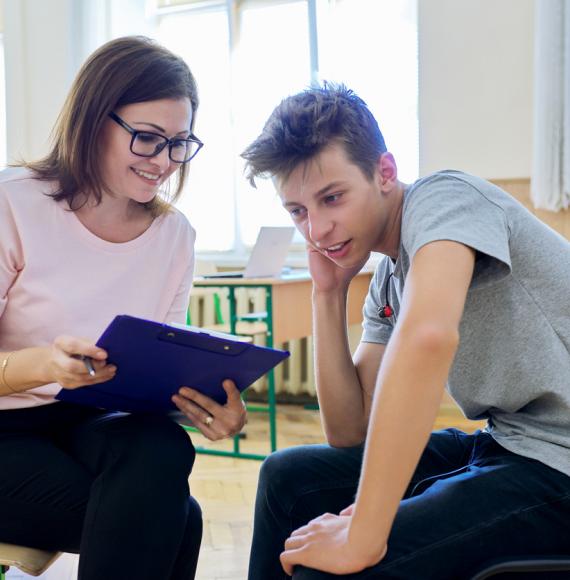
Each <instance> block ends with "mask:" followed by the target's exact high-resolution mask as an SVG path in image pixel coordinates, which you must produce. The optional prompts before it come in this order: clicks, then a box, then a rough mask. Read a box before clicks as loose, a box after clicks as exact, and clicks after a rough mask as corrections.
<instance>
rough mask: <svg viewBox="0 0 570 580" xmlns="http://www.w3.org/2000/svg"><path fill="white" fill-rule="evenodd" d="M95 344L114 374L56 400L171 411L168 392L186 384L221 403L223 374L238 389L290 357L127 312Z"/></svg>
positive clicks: (117, 408)
mask: <svg viewBox="0 0 570 580" xmlns="http://www.w3.org/2000/svg"><path fill="white" fill-rule="evenodd" d="M97 346H100V347H101V348H103V349H105V350H106V351H107V353H108V355H109V356H108V362H110V363H113V364H114V365H116V366H117V373H116V374H115V376H114V377H113V378H112V379H111V380H110V381H107V382H105V383H100V384H97V385H92V386H87V387H81V388H78V389H73V390H70V389H62V390H61V391H60V392H59V393H58V395H57V396H56V398H57V399H59V400H60V401H67V402H70V403H78V404H82V405H89V406H94V407H100V408H103V409H108V410H110V411H127V412H133V411H145V412H149V411H150V412H161V411H172V410H177V408H176V406H175V405H174V403H173V402H172V401H171V400H170V398H171V396H172V395H173V394H174V393H176V392H177V391H178V389H179V388H180V387H182V386H187V387H192V388H194V389H196V390H197V391H200V392H201V393H203V394H205V395H207V396H208V397H211V398H212V399H214V400H215V401H217V402H218V403H221V404H224V403H225V402H226V399H227V397H226V393H225V391H224V389H223V388H222V381H223V380H224V379H232V380H233V381H234V382H235V384H236V386H237V388H238V389H239V390H240V391H243V390H245V389H246V388H247V387H249V386H250V385H251V384H252V383H253V382H254V381H256V380H257V379H258V378H260V377H261V376H263V375H264V374H265V373H266V372H268V371H269V370H270V369H272V368H273V367H275V366H276V365H277V364H279V363H280V362H281V361H282V360H284V359H286V358H287V357H288V356H289V352H288V351H283V350H276V349H272V348H266V347H262V346H257V345H254V344H251V343H245V342H240V341H237V340H230V339H226V338H220V337H219V336H215V335H212V334H208V333H207V332H196V331H194V330H187V329H182V328H179V327H177V326H169V325H167V324H161V323H158V322H153V321H151V320H144V319H142V318H135V317H133V316H127V315H120V316H116V317H115V319H114V320H113V321H112V322H111V324H110V325H109V326H108V327H107V329H106V330H105V331H104V332H103V334H102V335H101V338H100V339H99V340H98V341H97Z"/></svg>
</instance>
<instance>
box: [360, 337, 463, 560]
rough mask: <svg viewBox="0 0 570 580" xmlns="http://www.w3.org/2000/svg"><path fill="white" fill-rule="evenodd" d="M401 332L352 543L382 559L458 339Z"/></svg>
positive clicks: (371, 435)
mask: <svg viewBox="0 0 570 580" xmlns="http://www.w3.org/2000/svg"><path fill="white" fill-rule="evenodd" d="M399 330H400V331H399V332H398V331H397V332H396V334H395V335H394V336H393V338H392V342H391V344H390V346H389V347H388V349H387V351H386V354H385V357H384V362H383V365H382V369H381V372H380V375H379V379H378V380H379V382H378V387H377V390H378V392H377V395H376V397H375V400H374V404H373V408H372V413H371V417H370V425H369V429H368V436H367V443H366V450H365V457H364V462H363V468H362V473H361V480H360V486H359V491H358V495H357V501H356V505H355V509H354V515H353V518H352V522H351V530H350V535H351V540H352V541H354V542H355V543H357V545H359V546H366V547H367V550H369V551H370V553H371V554H372V555H374V554H376V553H377V554H378V558H379V557H380V556H381V554H382V551H383V550H384V549H385V545H386V542H387V541H388V536H389V533H390V529H391V527H392V524H393V520H394V517H395V515H396V511H397V509H398V506H399V503H400V501H401V499H402V497H403V494H404V492H405V490H406V488H407V486H408V484H409V481H410V479H411V477H412V475H413V472H414V470H415V468H416V466H417V463H418V461H419V459H420V457H421V454H422V452H423V450H424V448H425V445H426V443H427V441H428V439H429V435H430V432H431V430H432V428H433V424H434V421H435V418H436V416H437V412H438V409H439V405H440V402H441V397H442V395H443V390H444V386H445V382H446V379H447V375H448V373H449V368H450V366H451V363H452V360H453V356H454V353H455V350H456V348H457V342H458V339H457V337H456V336H455V335H454V333H449V335H446V334H442V335H440V336H439V337H436V338H435V340H431V339H428V340H426V339H425V337H422V336H421V335H420V334H419V333H415V332H414V331H413V330H411V331H410V332H408V333H406V331H405V330H404V331H401V329H399Z"/></svg>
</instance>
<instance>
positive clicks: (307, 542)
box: [280, 506, 386, 576]
mask: <svg viewBox="0 0 570 580" xmlns="http://www.w3.org/2000/svg"><path fill="white" fill-rule="evenodd" d="M351 508H352V506H349V507H348V508H346V509H345V510H343V511H344V512H346V511H347V510H351ZM351 519H352V516H351V515H342V513H341V515H338V516H337V515H334V514H323V515H322V516H319V517H318V518H316V519H314V520H311V521H310V522H309V523H308V524H307V525H306V526H303V527H301V528H299V529H297V530H295V531H294V532H293V533H292V534H291V535H290V536H289V538H288V539H287V540H286V541H285V551H284V552H282V553H281V556H280V560H281V565H282V566H283V570H284V571H285V573H286V574H289V576H292V575H293V568H294V567H295V566H297V565H300V566H305V567H307V568H313V569H315V570H321V571H323V572H328V573H329V574H352V573H355V572H361V571H362V570H364V569H365V568H369V567H370V566H374V565H375V564H377V563H378V562H380V560H382V558H384V556H385V555H386V547H385V548H384V550H383V552H382V553H381V554H380V555H379V556H378V555H371V554H365V553H363V552H362V548H361V546H358V545H355V544H354V542H351V538H350V523H351Z"/></svg>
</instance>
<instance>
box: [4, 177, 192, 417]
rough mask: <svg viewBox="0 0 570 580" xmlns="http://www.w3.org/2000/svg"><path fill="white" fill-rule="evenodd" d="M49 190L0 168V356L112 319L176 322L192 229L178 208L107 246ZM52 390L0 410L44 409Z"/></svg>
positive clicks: (98, 328) (93, 329) (87, 332)
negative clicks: (125, 316) (125, 239)
mask: <svg viewBox="0 0 570 580" xmlns="http://www.w3.org/2000/svg"><path fill="white" fill-rule="evenodd" d="M50 191H53V184H49V183H46V182H41V181H38V180H37V179H35V178H34V177H33V176H32V174H31V173H30V172H29V171H28V170H25V169H20V168H17V169H7V170H5V171H2V172H0V352H2V351H13V350H17V349H21V348H25V347H30V346H45V345H49V344H51V343H52V341H53V340H54V338H56V337H57V336H58V335H61V334H68V335H72V336H78V337H83V338H87V339H90V340H93V341H95V340H97V338H98V337H99V335H100V334H101V332H102V331H103V330H104V329H105V327H106V326H107V325H108V324H109V322H110V321H111V320H112V319H113V317H114V316H116V315H117V314H130V315H132V316H139V317H142V318H148V319H152V320H157V321H163V322H171V321H177V322H184V321H185V316H186V308H187V304H188V294H189V292H190V286H191V284H192V275H193V270H194V240H195V237H196V236H195V232H194V229H193V228H192V226H191V225H190V224H189V223H188V221H187V220H186V218H185V217H184V215H183V214H182V213H180V212H179V211H178V210H173V211H171V212H170V213H167V214H164V215H162V216H160V217H159V218H157V219H155V220H154V222H153V223H152V225H151V226H150V227H149V228H148V230H146V231H145V232H144V233H143V234H142V235H141V236H139V237H138V238H136V239H134V240H131V241H130V242H125V243H112V242H107V241H105V240H102V239H101V238H98V237H97V236H95V235H94V234H92V233H91V232H90V231H89V230H87V229H86V228H85V227H84V226H83V224H82V223H81V222H80V221H79V219H78V218H77V216H76V215H75V214H74V213H72V212H70V211H67V210H66V208H67V204H66V203H65V202H55V201H54V200H53V199H52V198H50V197H48V196H46V195H44V194H45V193H46V192H50ZM60 388H61V387H60V386H59V385H58V384H50V385H45V386H43V387H39V388H36V389H31V390H29V391H26V392H23V393H19V394H17V395H9V396H4V397H0V409H14V408H20V407H32V406H36V405H44V404H47V403H52V402H53V401H54V396H55V395H56V394H57V392H58V391H59V390H60Z"/></svg>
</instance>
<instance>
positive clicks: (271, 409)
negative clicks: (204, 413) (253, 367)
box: [184, 279, 277, 461]
mask: <svg viewBox="0 0 570 580" xmlns="http://www.w3.org/2000/svg"><path fill="white" fill-rule="evenodd" d="M220 280H221V279H220ZM194 285H195V286H196V287H201V286H202V285H201V284H200V282H196V283H195V284H194ZM207 286H208V287H211V284H208V285H207ZM216 287H220V288H227V289H228V301H229V307H230V320H229V323H230V334H237V323H238V322H242V321H243V322H264V323H265V324H266V325H267V331H266V346H268V347H269V348H272V347H273V300H272V286H271V284H255V285H252V284H243V285H239V284H231V285H230V284H224V283H223V282H221V281H220V282H219V283H216ZM238 288H255V289H260V288H261V289H264V290H265V312H253V313H250V314H246V315H244V316H238V315H237V313H236V294H235V292H236V289H238ZM267 393H268V394H267V405H252V404H247V403H246V408H247V411H248V412H253V413H267V414H268V416H269V447H270V452H271V453H273V451H275V450H276V449H277V409H276V402H275V372H274V370H273V369H271V370H270V371H269V372H268V373H267ZM184 429H186V431H190V432H199V430H198V429H196V428H195V427H189V426H184ZM240 442H241V436H240V434H238V435H234V437H233V450H232V451H226V450H223V449H208V448H206V447H203V446H201V445H199V446H197V447H196V452H197V453H203V454H204V455H222V456H226V457H239V458H240V459H254V460H258V461H262V460H263V459H265V458H266V457H267V455H264V454H260V453H244V452H242V451H241V450H240Z"/></svg>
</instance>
